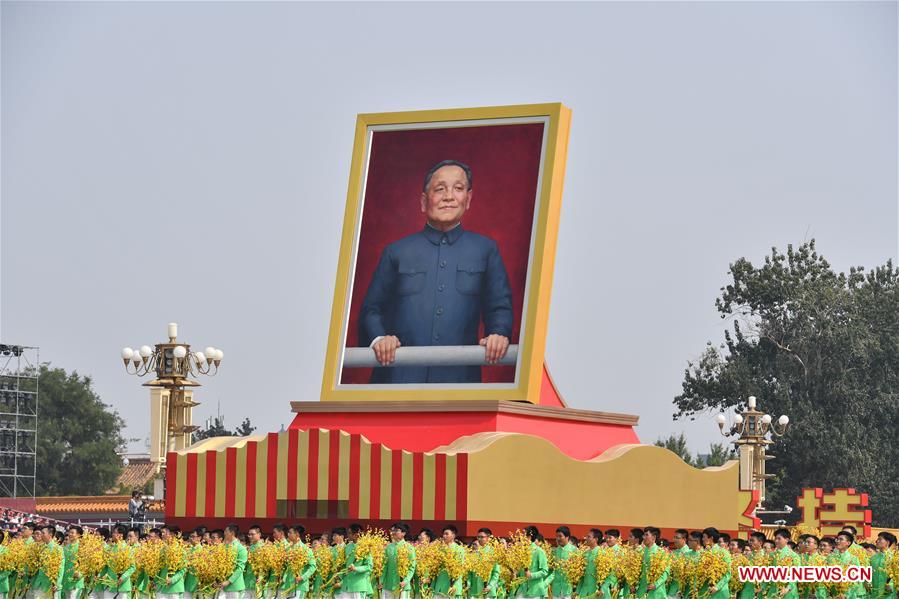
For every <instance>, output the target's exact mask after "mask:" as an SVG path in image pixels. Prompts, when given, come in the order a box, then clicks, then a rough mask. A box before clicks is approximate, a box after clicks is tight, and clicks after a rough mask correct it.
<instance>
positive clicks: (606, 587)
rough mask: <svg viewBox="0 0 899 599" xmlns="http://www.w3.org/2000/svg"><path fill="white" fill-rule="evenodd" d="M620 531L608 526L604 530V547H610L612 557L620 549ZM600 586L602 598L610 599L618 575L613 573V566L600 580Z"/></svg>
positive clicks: (615, 587)
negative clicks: (603, 578)
mask: <svg viewBox="0 0 899 599" xmlns="http://www.w3.org/2000/svg"><path fill="white" fill-rule="evenodd" d="M620 540H621V531H619V530H618V529H617V528H610V529H608V530H607V531H606V536H605V542H606V547H607V548H608V549H611V550H612V551H613V552H614V554H615V555H614V557H616V558H617V555H618V553H619V552H620V551H621V543H620V542H619V541H620ZM601 585H602V586H601V588H602V596H603V599H610V597H611V596H612V593H613V592H615V591H616V590H617V589H618V576H617V575H616V574H615V568H612V570H611V571H610V572H609V575H608V576H606V579H605V580H603V581H601Z"/></svg>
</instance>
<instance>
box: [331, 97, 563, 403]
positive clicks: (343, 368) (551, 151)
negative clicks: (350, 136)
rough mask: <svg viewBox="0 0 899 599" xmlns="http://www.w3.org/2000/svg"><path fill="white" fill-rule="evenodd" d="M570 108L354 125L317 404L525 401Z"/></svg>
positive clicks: (537, 350)
mask: <svg viewBox="0 0 899 599" xmlns="http://www.w3.org/2000/svg"><path fill="white" fill-rule="evenodd" d="M570 115H571V113H570V111H569V110H568V109H567V108H565V107H564V106H563V105H562V104H535V105H520V106H500V107H487V108H466V109H450V110H427V111H414V112H392V113H378V114H360V115H359V116H358V117H357V121H356V133H355V143H354V146H353V155H352V164H351V168H350V181H349V190H348V193H347V201H346V212H345V217H344V223H343V233H342V239H341V245H340V256H339V261H338V267H337V280H336V284H335V289H334V303H333V306H332V312H331V325H330V332H329V339H328V347H327V355H326V358H325V368H324V376H323V381H322V396H321V398H322V400H362V399H372V400H384V401H388V400H400V401H402V400H450V399H452V400H455V399H459V400H465V399H472V400H477V399H482V400H483V399H496V400H520V401H530V402H532V403H538V396H539V393H540V381H541V376H542V369H543V353H544V348H545V342H546V325H547V319H548V316H549V301H550V291H551V286H552V273H553V260H554V255H555V247H556V237H557V231H558V221H559V210H560V206H561V196H562V183H563V179H564V171H565V156H566V151H567V144H568V131H569V125H570V119H571V116H570Z"/></svg>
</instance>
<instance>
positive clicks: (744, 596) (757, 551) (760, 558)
mask: <svg viewBox="0 0 899 599" xmlns="http://www.w3.org/2000/svg"><path fill="white" fill-rule="evenodd" d="M764 543H765V535H764V534H762V533H760V532H753V533H752V534H750V535H749V548H750V550H751V551H752V554H751V557H750V558H749V565H750V566H764V565H766V563H767V559H768V556H767V555H766V554H765V550H764V547H763V545H764ZM731 583H733V584H732V585H731V586H735V588H736V589H737V598H736V599H753V598H754V597H755V591H756V585H755V583H754V582H745V583H741V582H740V581H739V580H732V581H731Z"/></svg>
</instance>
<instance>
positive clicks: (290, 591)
mask: <svg viewBox="0 0 899 599" xmlns="http://www.w3.org/2000/svg"><path fill="white" fill-rule="evenodd" d="M304 534H306V528H305V527H304V526H303V525H301V524H293V525H291V526H289V527H287V540H288V542H289V543H290V544H291V547H292V548H293V549H296V550H301V551H305V552H306V564H305V565H304V566H303V570H302V571H301V572H294V571H293V569H292V568H291V567H289V566H288V568H287V571H286V572H285V574H284V578H285V584H286V586H285V584H282V585H281V591H282V594H283V595H284V596H286V597H297V599H303V597H305V596H306V595H307V594H308V593H309V587H310V583H311V581H312V578H313V577H314V576H315V556H314V555H312V549H310V548H309V547H308V546H307V545H306V543H304V542H303V535H304Z"/></svg>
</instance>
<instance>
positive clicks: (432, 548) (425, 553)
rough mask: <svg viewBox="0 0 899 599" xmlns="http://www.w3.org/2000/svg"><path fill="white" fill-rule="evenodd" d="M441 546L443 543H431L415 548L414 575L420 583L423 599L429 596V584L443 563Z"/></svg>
mask: <svg viewBox="0 0 899 599" xmlns="http://www.w3.org/2000/svg"><path fill="white" fill-rule="evenodd" d="M441 545H443V543H442V542H440V541H431V542H430V543H419V544H417V545H416V546H415V558H416V567H415V573H416V574H417V575H418V579H419V582H420V587H421V589H420V592H421V595H422V597H424V598H425V599H427V598H428V597H430V596H431V584H432V583H433V582H434V579H435V578H437V573H438V572H439V571H440V567H441V565H442V563H443V554H442V553H441V551H442V549H441V547H440V546H441Z"/></svg>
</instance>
